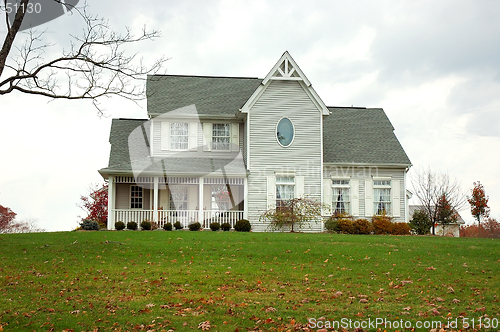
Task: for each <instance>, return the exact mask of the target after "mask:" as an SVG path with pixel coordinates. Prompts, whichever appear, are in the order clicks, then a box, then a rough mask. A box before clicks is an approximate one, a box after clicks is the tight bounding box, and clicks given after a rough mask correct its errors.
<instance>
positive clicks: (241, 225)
mask: <svg viewBox="0 0 500 332" xmlns="http://www.w3.org/2000/svg"><path fill="white" fill-rule="evenodd" d="M251 229H252V225H250V221H248V220H246V219H241V220H238V221H237V222H236V224H235V225H234V230H235V231H237V232H250V230H251Z"/></svg>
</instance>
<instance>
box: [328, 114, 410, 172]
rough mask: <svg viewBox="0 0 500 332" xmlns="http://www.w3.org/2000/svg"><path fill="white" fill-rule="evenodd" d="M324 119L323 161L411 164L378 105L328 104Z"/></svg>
mask: <svg viewBox="0 0 500 332" xmlns="http://www.w3.org/2000/svg"><path fill="white" fill-rule="evenodd" d="M329 110H330V112H331V115H330V116H327V117H324V118H323V161H324V162H325V163H338V164H372V165H399V166H411V161H410V159H409V158H408V156H407V155H406V153H405V151H404V150H403V147H402V146H401V144H400V143H399V141H398V139H397V137H396V135H395V134H394V127H393V126H392V124H391V122H390V121H389V119H388V118H387V115H386V114H385V112H384V110H383V109H381V108H353V107H345V108H342V107H329Z"/></svg>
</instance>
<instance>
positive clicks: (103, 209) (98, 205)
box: [80, 183, 108, 228]
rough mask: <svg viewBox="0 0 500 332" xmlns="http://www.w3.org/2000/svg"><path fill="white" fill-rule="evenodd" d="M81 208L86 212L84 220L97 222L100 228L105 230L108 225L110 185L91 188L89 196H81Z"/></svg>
mask: <svg viewBox="0 0 500 332" xmlns="http://www.w3.org/2000/svg"><path fill="white" fill-rule="evenodd" d="M80 201H81V205H80V207H81V208H82V209H83V210H84V211H86V213H87V216H86V217H85V218H82V220H83V219H90V220H95V221H97V222H98V223H99V227H102V228H105V227H106V226H107V223H108V185H107V184H106V183H104V184H102V185H94V186H91V188H90V194H89V195H88V196H80Z"/></svg>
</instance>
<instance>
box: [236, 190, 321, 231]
mask: <svg viewBox="0 0 500 332" xmlns="http://www.w3.org/2000/svg"><path fill="white" fill-rule="evenodd" d="M322 208H323V204H321V203H319V202H317V201H316V200H314V199H310V198H308V197H302V198H292V199H289V200H284V201H281V206H279V207H275V208H270V209H268V210H267V211H265V212H264V213H263V214H262V215H261V216H260V218H259V220H260V221H261V222H266V223H267V222H269V226H268V227H269V228H270V229H272V230H282V229H290V231H291V232H294V231H295V229H294V227H296V226H298V228H302V227H303V226H308V227H311V222H315V223H317V222H318V221H320V220H321V211H322ZM235 229H236V227H235ZM236 230H237V229H236Z"/></svg>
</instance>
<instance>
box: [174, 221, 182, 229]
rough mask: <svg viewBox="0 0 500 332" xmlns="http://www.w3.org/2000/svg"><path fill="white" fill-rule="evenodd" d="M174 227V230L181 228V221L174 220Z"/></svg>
mask: <svg viewBox="0 0 500 332" xmlns="http://www.w3.org/2000/svg"><path fill="white" fill-rule="evenodd" d="M174 228H175V229H176V230H179V229H182V225H181V222H180V221H176V222H174Z"/></svg>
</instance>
